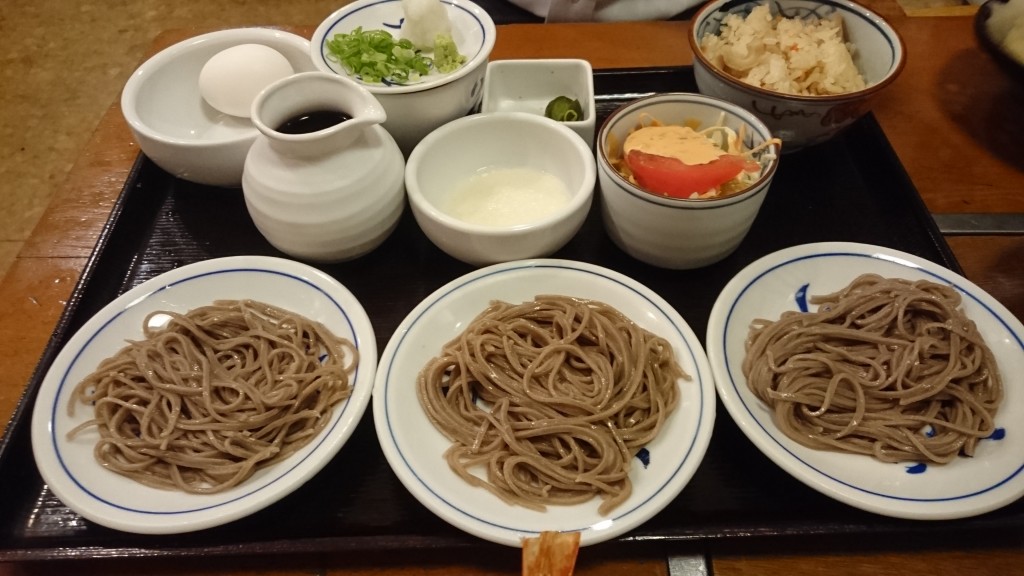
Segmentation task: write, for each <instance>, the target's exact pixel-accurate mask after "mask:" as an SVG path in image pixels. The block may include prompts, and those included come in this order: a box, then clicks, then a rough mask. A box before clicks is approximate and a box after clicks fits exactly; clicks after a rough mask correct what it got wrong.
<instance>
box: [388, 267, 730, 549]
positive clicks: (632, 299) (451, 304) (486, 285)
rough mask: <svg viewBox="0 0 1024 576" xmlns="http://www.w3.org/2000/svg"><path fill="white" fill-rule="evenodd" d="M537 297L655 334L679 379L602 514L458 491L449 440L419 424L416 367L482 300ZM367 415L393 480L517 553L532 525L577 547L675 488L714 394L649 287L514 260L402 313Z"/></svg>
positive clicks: (691, 343) (695, 349)
mask: <svg viewBox="0 0 1024 576" xmlns="http://www.w3.org/2000/svg"><path fill="white" fill-rule="evenodd" d="M540 294H559V295H565V296H573V297H577V298H586V299H592V300H599V301H602V302H604V303H606V304H609V305H611V306H613V307H615V308H616V309H618V310H619V311H620V312H622V313H623V314H625V315H626V316H627V317H629V318H630V319H632V320H633V321H634V322H636V323H637V324H638V325H640V326H641V327H643V328H645V329H647V330H648V331H650V332H652V333H654V334H657V335H659V336H661V337H663V338H665V339H667V340H668V341H669V342H670V343H671V345H672V348H673V351H674V352H675V355H676V359H677V360H678V361H679V363H680V366H681V367H682V368H683V370H684V371H686V373H687V374H689V375H690V377H691V380H689V381H687V380H682V379H680V380H679V382H678V384H679V387H680V403H679V406H678V407H677V408H676V410H675V411H674V412H673V413H672V415H671V416H670V418H669V420H668V421H667V422H666V425H665V427H664V428H662V430H661V431H660V432H659V434H658V436H657V437H656V438H655V440H654V441H652V442H651V443H650V444H648V445H647V447H646V453H645V454H644V456H645V458H644V460H646V463H645V462H644V461H642V460H641V459H639V458H638V459H635V460H634V461H633V465H632V466H631V471H630V480H631V482H632V484H633V491H632V494H631V495H630V497H629V498H628V499H627V500H626V501H625V502H624V503H622V504H621V505H619V506H618V507H617V508H615V509H613V510H612V511H611V513H610V514H609V515H607V516H603V515H601V514H599V513H598V505H599V504H600V499H599V498H594V499H593V500H591V501H589V502H585V503H582V504H576V505H554V506H547V509H546V510H544V511H536V510H529V509H526V508H523V507H521V506H516V505H512V504H507V503H505V502H503V501H502V500H500V499H499V498H498V497H497V496H495V495H494V494H492V493H490V492H488V491H487V490H485V489H483V488H478V487H472V486H470V485H469V484H467V483H466V482H465V481H463V480H462V479H461V478H459V477H458V476H457V475H456V474H455V472H453V471H452V470H451V469H450V468H449V466H448V464H447V463H446V462H445V459H444V457H443V454H444V452H445V450H446V449H447V448H448V447H449V445H450V443H449V442H448V440H447V439H446V438H445V437H444V436H443V435H442V434H441V432H440V431H438V430H437V429H436V428H435V427H434V426H433V424H431V422H430V421H429V420H428V419H427V415H426V413H425V412H424V411H423V410H422V409H421V407H420V404H419V400H418V398H417V393H416V377H417V375H418V373H419V371H420V369H421V368H422V367H423V366H424V365H425V364H426V363H427V362H428V361H429V360H430V359H431V358H433V357H434V356H435V355H437V354H438V353H440V351H441V347H442V346H443V345H444V344H445V343H446V342H448V341H449V340H451V339H452V338H454V337H455V336H457V335H458V334H459V333H460V332H462V331H463V330H464V329H465V328H466V325H467V324H468V323H469V322H470V321H471V320H472V319H473V318H474V317H476V315H477V314H479V313H480V312H482V311H483V310H484V309H485V308H486V307H487V306H488V305H489V304H490V302H491V301H492V300H504V301H506V302H511V303H520V302H525V301H529V300H533V299H534V298H535V297H536V296H538V295H540ZM373 415H374V422H375V424H376V427H377V437H378V439H379V441H380V444H381V448H382V449H383V451H384V455H385V456H386V457H387V460H388V462H389V463H390V465H391V467H392V469H393V470H394V471H395V474H396V475H397V476H398V478H399V479H400V480H401V481H402V484H404V485H405V487H406V488H407V489H408V490H409V491H410V492H411V493H412V494H413V496H415V497H416V498H417V499H418V500H419V501H420V502H421V503H422V504H423V505H424V506H426V507H427V508H428V509H430V510H431V511H432V512H434V513H435V514H436V515H437V516H439V517H440V518H442V519H444V520H445V521H447V522H448V523H450V524H451V525H453V526H455V527H457V528H460V529H462V530H464V531H465V532H468V533H470V534H473V535H475V536H478V537H480V538H483V539H485V540H489V541H492V542H497V543H499V544H504V545H508V546H520V545H521V543H522V539H523V538H528V537H534V536H536V535H537V534H539V533H540V532H541V531H544V530H555V531H577V532H580V533H581V534H580V545H581V546H586V545H590V544H595V543H598V542H602V541H605V540H608V539H610V538H614V537H616V536H619V535H621V534H624V533H626V532H628V531H629V530H632V529H633V528H636V527H637V526H639V525H641V524H642V523H643V522H645V521H646V520H648V519H649V518H651V517H652V516H653V515H654V514H656V513H657V512H658V511H660V510H662V509H663V508H664V507H665V506H666V505H668V504H669V503H670V502H671V501H672V500H673V499H674V498H675V497H676V496H677V495H678V494H679V493H680V492H681V491H682V490H683V488H684V487H685V486H686V484H687V483H688V482H689V480H690V478H691V477H692V476H693V474H694V472H695V471H696V470H697V467H698V466H699V465H700V462H701V460H702V459H703V457H704V453H705V451H706V450H707V446H708V442H709V441H710V439H711V431H712V428H713V426H714V418H715V389H714V383H713V381H712V379H711V372H710V366H709V365H708V362H707V356H706V355H705V354H704V349H703V347H702V346H701V344H700V341H699V340H698V338H697V337H696V336H695V335H694V333H693V331H692V330H691V329H690V327H689V325H688V324H687V323H686V321H685V320H683V318H682V317H681V316H680V315H679V313H678V312H676V311H675V309H674V308H672V306H670V305H669V304H668V303H667V302H665V301H664V300H663V299H662V298H661V297H660V296H658V295H657V294H655V293H654V292H653V291H651V290H650V289H648V288H646V287H645V286H643V285H641V284H640V283H638V282H636V281H634V280H632V279H630V278H628V277H626V276H623V275H622V274H619V273H617V272H614V271H612V270H608V269H605V268H601V267H598V266H593V265H590V264H584V263H582V262H573V261H567V260H554V259H539V260H525V261H517V262H508V263H503V264H496V265H493V266H489V267H486V268H481V269H478V270H476V271H474V272H471V273H469V274H467V275H465V276H462V277H461V278H458V279H456V280H453V281H452V282H450V283H449V284H447V285H445V286H443V287H441V288H439V289H438V290H437V291H435V292H434V293H433V294H431V295H430V296H429V297H427V298H426V299H425V300H423V301H422V302H421V303H420V304H419V305H417V306H416V308H415V309H413V310H412V312H410V313H409V315H408V316H407V317H406V318H405V320H404V321H403V322H402V323H401V324H400V325H399V327H398V329H397V330H396V331H395V334H394V335H393V336H392V338H391V340H390V341H389V342H388V345H387V347H386V348H385V349H384V352H383V353H382V354H381V362H380V365H379V366H378V368H377V380H376V384H375V385H374V400H373Z"/></svg>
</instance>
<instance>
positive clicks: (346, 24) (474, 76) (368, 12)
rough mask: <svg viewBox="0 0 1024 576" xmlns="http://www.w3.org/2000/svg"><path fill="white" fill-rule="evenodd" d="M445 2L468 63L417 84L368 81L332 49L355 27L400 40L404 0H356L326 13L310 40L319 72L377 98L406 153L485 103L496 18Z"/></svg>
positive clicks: (459, 0)
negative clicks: (347, 80) (360, 87)
mask: <svg viewBox="0 0 1024 576" xmlns="http://www.w3.org/2000/svg"><path fill="white" fill-rule="evenodd" d="M444 5H445V8H446V10H447V13H448V20H449V22H450V24H451V36H452V40H453V41H454V42H455V44H456V46H457V47H458V50H459V53H460V54H462V55H463V56H465V57H466V62H465V64H463V65H462V66H460V67H459V68H458V69H456V70H455V71H453V72H449V73H445V74H443V73H439V72H437V71H436V70H434V71H432V72H431V73H430V74H428V75H426V76H423V77H421V79H420V80H418V81H416V82H413V83H409V84H393V83H381V82H363V81H362V79H361V78H360V77H359V76H358V75H357V74H351V75H350V74H349V73H348V72H347V71H346V70H345V68H344V66H342V64H341V63H340V62H339V61H338V59H337V58H336V57H335V56H333V55H332V54H331V52H330V50H329V48H328V43H329V42H330V41H331V40H332V39H333V38H334V37H335V35H337V34H343V33H346V34H347V33H351V32H352V31H353V30H355V29H356V28H362V29H363V30H364V31H367V30H384V31H386V32H389V33H390V34H391V35H392V36H394V37H395V38H401V37H402V25H403V20H404V17H405V14H404V12H403V9H402V4H401V2H400V0H356V1H355V2H352V3H350V4H347V5H345V6H344V7H342V8H340V9H338V10H337V11H336V12H334V13H333V14H331V15H330V16H329V17H327V19H326V20H324V21H323V22H322V23H321V24H320V25H319V26H318V27H317V29H316V31H315V32H314V33H313V36H312V39H311V41H310V56H311V58H312V60H313V64H314V65H315V66H316V67H317V68H318V69H319V70H322V71H324V72H332V73H335V74H343V75H348V76H351V77H353V78H354V79H355V80H356V81H359V82H361V83H363V85H364V86H365V87H366V89H367V90H369V91H370V92H371V93H372V94H373V95H374V96H376V97H377V99H378V100H379V101H380V103H381V105H382V106H384V110H385V111H386V112H387V115H388V119H387V121H386V122H385V123H384V128H385V129H386V130H387V131H388V132H390V133H391V135H392V136H393V137H394V138H395V141H396V142H398V145H399V146H400V147H401V148H402V151H403V152H404V153H406V154H408V153H409V152H411V151H412V149H413V148H414V147H415V146H416V144H417V143H418V142H419V141H420V140H421V139H423V137H424V136H426V135H427V134H429V133H430V132H431V131H432V130H434V129H435V128H437V127H438V126H441V125H442V124H444V123H445V122H449V121H451V120H454V119H456V118H459V117H461V116H465V115H466V114H468V113H469V112H470V111H471V110H472V109H473V108H475V107H476V106H477V105H478V104H479V103H480V95H481V92H482V87H483V82H484V75H485V74H486V71H487V59H488V57H490V54H491V49H492V48H494V40H495V37H496V35H497V32H496V30H495V28H494V21H493V20H491V17H490V16H489V15H488V14H487V12H486V11H485V10H484V9H483V8H481V7H480V6H478V5H476V4H474V3H473V2H470V1H469V0H445V2H444Z"/></svg>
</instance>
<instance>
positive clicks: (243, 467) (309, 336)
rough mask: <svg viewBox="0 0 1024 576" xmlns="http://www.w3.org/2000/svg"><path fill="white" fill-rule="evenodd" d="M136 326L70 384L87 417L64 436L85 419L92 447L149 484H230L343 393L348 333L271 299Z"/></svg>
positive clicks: (296, 440)
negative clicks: (131, 336)
mask: <svg viewBox="0 0 1024 576" xmlns="http://www.w3.org/2000/svg"><path fill="white" fill-rule="evenodd" d="M163 320H167V322H166V324H163ZM157 322H159V323H161V324H163V325H162V326H160V327H159V328H152V327H151V323H157ZM143 329H144V335H145V338H144V339H143V340H139V341H135V342H130V343H129V344H128V345H127V346H125V347H124V348H123V349H121V350H120V351H119V352H118V353H117V354H115V355H114V356H112V357H110V358H108V359H106V360H104V361H103V362H102V363H101V364H100V366H99V368H97V369H96V371H95V372H94V373H92V374H91V375H89V376H88V377H86V378H85V379H84V380H83V381H82V382H81V383H79V384H78V385H77V387H76V388H75V390H74V395H73V397H72V400H71V404H70V405H69V407H68V411H69V413H71V414H73V412H74V408H75V404H77V403H78V402H82V403H85V404H93V406H94V410H95V417H94V418H93V419H92V420H90V421H88V422H85V423H83V424H81V425H79V426H77V427H76V428H75V429H74V430H72V431H71V432H69V433H68V436H69V437H73V436H75V435H77V434H80V433H82V431H84V430H85V429H88V428H92V427H95V428H96V429H97V430H98V431H99V435H100V438H99V440H98V441H97V442H96V446H95V450H94V454H95V457H96V459H97V460H98V461H99V462H100V463H101V464H102V465H103V466H105V467H106V468H108V469H110V470H113V471H114V472H117V473H119V474H122V475H124V476H127V477H129V478H132V479H134V480H137V481H138V482H141V483H143V484H146V485H148V486H153V487H157V488H163V489H172V490H173V489H177V490H182V491H185V492H189V493H207V494H208V493H215V492H220V491H223V490H226V489H228V488H230V487H232V486H236V485H238V484H239V483H241V482H243V481H244V480H246V479H247V478H249V477H250V476H251V475H252V474H253V472H255V471H256V470H257V469H258V468H260V467H263V466H267V465H269V464H273V463H274V462H278V461H280V460H283V459H284V458H287V457H288V456H289V455H291V454H293V453H294V452H295V451H297V450H298V449H300V448H301V447H302V446H304V445H305V444H307V443H308V442H309V441H310V440H311V439H312V438H314V437H315V436H316V435H317V434H318V433H319V432H320V431H321V430H322V429H323V428H324V426H326V425H327V423H328V422H330V420H331V413H332V411H333V409H334V407H335V406H336V405H337V404H338V403H339V402H341V401H342V400H344V399H345V398H348V396H349V395H350V393H351V384H350V377H351V375H352V373H353V371H354V370H355V367H356V364H357V362H358V352H357V350H356V348H355V346H354V345H353V344H352V342H350V341H348V340H347V339H344V338H339V337H337V336H335V335H334V334H332V333H331V332H330V331H329V330H328V329H327V328H326V327H324V326H323V325H322V324H320V323H319V322H316V321H313V320H310V319H307V318H305V317H303V316H301V315H299V314H295V313H292V312H289V311H287V310H283V309H281V308H278V307H275V306H272V305H269V304H265V303H261V302H256V301H252V300H224V301H217V302H214V303H213V304H212V305H210V306H205V307H201V308H196V309H194V310H191V311H189V312H187V313H185V314H178V313H174V312H166V311H158V312H153V313H151V314H150V315H149V316H147V318H146V320H145V322H144V324H143Z"/></svg>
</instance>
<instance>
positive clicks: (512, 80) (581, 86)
mask: <svg viewBox="0 0 1024 576" xmlns="http://www.w3.org/2000/svg"><path fill="white" fill-rule="evenodd" d="M559 96H566V97H568V98H571V99H573V100H578V101H579V103H580V107H581V108H582V109H583V117H582V118H580V119H578V120H572V121H565V122H562V123H563V124H565V125H566V126H568V127H569V128H572V130H573V131H574V132H576V133H577V134H579V135H580V138H583V141H584V142H586V143H587V146H593V145H594V126H595V125H596V121H595V118H596V116H597V111H596V105H595V103H594V71H593V69H592V68H591V66H590V62H588V61H586V60H578V59H572V58H564V59H548V58H538V59H531V60H498V61H495V62H491V63H489V64H487V75H486V76H485V77H484V95H483V101H482V102H481V103H480V111H481V112H529V113H531V114H539V115H541V116H543V115H544V111H545V109H546V108H547V105H548V103H549V102H551V100H553V99H554V98H557V97H559Z"/></svg>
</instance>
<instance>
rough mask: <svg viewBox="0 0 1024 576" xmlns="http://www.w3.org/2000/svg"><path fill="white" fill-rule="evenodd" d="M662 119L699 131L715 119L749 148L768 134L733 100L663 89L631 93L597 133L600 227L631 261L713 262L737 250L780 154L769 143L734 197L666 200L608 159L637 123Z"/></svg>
mask: <svg viewBox="0 0 1024 576" xmlns="http://www.w3.org/2000/svg"><path fill="white" fill-rule="evenodd" d="M652 118H653V119H656V120H658V121H659V122H662V123H663V124H671V125H688V124H691V123H693V122H696V123H698V124H699V125H700V127H701V128H708V127H711V126H717V125H719V124H720V123H721V124H722V125H724V126H727V127H729V128H731V129H732V130H733V131H735V132H736V133H737V134H739V133H744V134H745V135H746V141H745V144H746V146H747V149H748V150H749V149H753V148H755V147H757V146H760V145H762V144H763V143H765V142H768V141H770V140H771V139H772V133H771V131H769V130H768V127H767V126H765V124H764V123H763V122H761V121H760V120H758V118H757V117H756V116H755V115H754V114H752V113H750V112H748V111H747V110H744V109H743V108H742V107H740V106H737V105H736V104H733V103H730V102H726V101H724V100H719V99H718V98H712V97H710V96H704V95H702V94H688V93H681V92H680V93H666V94H655V95H652V96H644V97H642V98H637V99H636V100H633V101H632V102H628V103H626V104H624V105H622V106H620V107H619V108H618V109H616V110H615V111H614V112H612V113H611V114H610V115H609V116H608V118H607V119H606V120H605V121H604V123H603V124H602V125H601V128H600V130H599V131H598V135H597V142H596V143H595V148H596V150H597V184H598V193H599V196H600V198H601V216H602V221H603V222H604V228H605V231H606V232H607V233H608V236H609V237H610V238H611V239H612V241H613V242H615V244H616V245H617V246H618V247H619V248H621V249H622V250H623V251H624V252H625V253H627V254H629V255H630V256H632V257H633V258H636V259H637V260H640V261H641V262H646V263H647V264H650V265H652V266H658V267H661V268H668V269H672V270H685V269H692V268H700V267H703V266H709V265H711V264H714V263H716V262H718V261H720V260H722V259H724V258H726V257H727V256H729V255H730V254H732V253H733V252H734V251H736V249H737V248H739V246H740V244H741V243H742V242H743V239H744V238H746V236H747V232H749V231H750V227H751V226H753V224H754V220H755V219H756V218H757V215H758V213H759V212H760V210H761V205H762V203H764V199H765V198H766V197H767V196H768V189H769V188H770V187H771V183H772V179H773V178H774V177H775V171H776V169H778V166H779V162H780V158H779V155H778V146H777V145H775V144H772V145H771V146H770V147H769V149H768V150H766V151H765V155H764V156H763V157H762V159H761V160H760V162H761V165H762V168H761V173H760V176H759V178H758V179H757V180H756V181H755V182H754V183H752V184H751V185H750V186H749V187H747V188H746V189H744V190H741V191H740V192H737V193H736V194H732V195H728V196H723V197H720V198H697V199H690V198H672V197H669V196H662V195H660V194H655V193H652V192H649V191H647V190H644V189H643V188H641V187H640V186H638V185H636V184H634V183H633V182H631V181H629V180H627V179H626V178H624V177H623V176H622V175H621V174H619V172H618V171H617V170H616V169H615V167H614V166H613V165H612V163H611V161H610V160H609V158H612V157H621V154H622V152H621V148H622V143H623V142H625V141H626V137H627V136H628V135H629V134H630V132H632V131H633V130H635V129H636V128H637V126H639V125H641V124H643V123H648V122H650V120H651V119H652Z"/></svg>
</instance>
